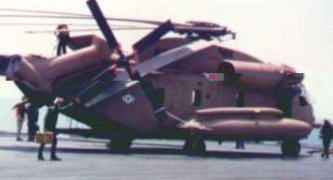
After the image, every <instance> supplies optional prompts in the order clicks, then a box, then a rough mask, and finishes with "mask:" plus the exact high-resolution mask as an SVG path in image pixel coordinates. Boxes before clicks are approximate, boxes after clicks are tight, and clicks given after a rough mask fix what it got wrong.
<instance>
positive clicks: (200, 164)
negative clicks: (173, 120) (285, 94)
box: [0, 133, 333, 180]
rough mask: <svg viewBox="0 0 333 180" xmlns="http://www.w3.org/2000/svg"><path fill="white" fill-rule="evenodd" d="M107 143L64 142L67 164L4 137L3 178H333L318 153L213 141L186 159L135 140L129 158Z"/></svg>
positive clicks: (174, 149) (172, 146)
mask: <svg viewBox="0 0 333 180" xmlns="http://www.w3.org/2000/svg"><path fill="white" fill-rule="evenodd" d="M106 142H107V141H104V140H96V139H82V138H69V137H62V138H59V148H58V155H59V156H60V157H61V158H62V161H57V162H53V161H50V160H49V152H48V149H47V151H46V152H45V154H44V155H45V158H46V160H45V161H44V162H41V161H37V148H38V146H37V144H35V143H33V142H25V141H23V142H16V141H15V136H14V134H11V133H0V172H1V173H0V179H6V180H7V179H34V180H35V179H80V180H84V179H94V180H95V179H173V180H175V179H191V180H192V179H247V180H248V179H250V180H251V179H253V180H254V179H255V180H257V179H302V180H305V179H311V180H312V179H327V180H331V179H333V170H332V168H333V160H331V159H322V158H321V157H320V154H319V153H314V154H312V155H311V154H309V153H308V152H309V151H312V150H313V149H312V148H302V152H301V155H300V157H298V158H285V157H283V156H282V155H280V150H279V149H280V148H279V146H277V145H274V144H270V145H267V144H246V149H245V150H236V149H235V148H234V143H222V145H221V146H219V145H218V144H217V143H214V142H208V143H207V149H208V152H207V153H206V154H205V155H203V156H190V155H186V154H185V153H184V152H183V151H182V150H181V145H182V142H181V141H154V140H149V141H147V140H145V141H141V140H140V141H134V144H133V148H132V149H131V150H130V151H129V152H128V153H126V154H122V153H117V152H112V151H110V150H108V149H107V148H106V146H105V143H106Z"/></svg>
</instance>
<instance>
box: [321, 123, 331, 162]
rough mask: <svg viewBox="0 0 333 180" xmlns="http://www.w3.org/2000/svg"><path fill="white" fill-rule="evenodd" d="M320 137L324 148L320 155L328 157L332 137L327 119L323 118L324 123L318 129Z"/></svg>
mask: <svg viewBox="0 0 333 180" xmlns="http://www.w3.org/2000/svg"><path fill="white" fill-rule="evenodd" d="M320 137H321V138H322V139H323V146H324V150H323V153H322V154H321V157H323V158H329V154H330V152H329V148H330V144H331V140H332V137H333V128H332V125H331V123H330V122H329V121H328V120H327V119H325V120H324V125H323V126H322V128H321V129H320Z"/></svg>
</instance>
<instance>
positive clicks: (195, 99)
mask: <svg viewBox="0 0 333 180" xmlns="http://www.w3.org/2000/svg"><path fill="white" fill-rule="evenodd" d="M201 103H202V93H201V91H200V90H197V89H195V90H193V91H192V105H193V106H200V105H201Z"/></svg>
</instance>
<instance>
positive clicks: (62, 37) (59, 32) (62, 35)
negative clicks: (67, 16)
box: [54, 24, 70, 56]
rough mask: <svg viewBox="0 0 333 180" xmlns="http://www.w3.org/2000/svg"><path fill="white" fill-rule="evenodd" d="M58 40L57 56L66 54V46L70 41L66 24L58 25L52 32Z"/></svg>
mask: <svg viewBox="0 0 333 180" xmlns="http://www.w3.org/2000/svg"><path fill="white" fill-rule="evenodd" d="M54 34H55V35H56V36H57V39H58V45H57V56H60V55H62V54H66V52H67V50H66V46H67V44H68V42H69V40H70V36H69V30H68V26H67V24H59V25H58V26H57V28H56V30H55V32H54Z"/></svg>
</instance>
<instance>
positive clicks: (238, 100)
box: [236, 92, 245, 149]
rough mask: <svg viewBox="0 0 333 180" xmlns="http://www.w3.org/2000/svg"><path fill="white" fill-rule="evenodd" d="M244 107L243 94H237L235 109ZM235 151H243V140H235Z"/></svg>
mask: <svg viewBox="0 0 333 180" xmlns="http://www.w3.org/2000/svg"><path fill="white" fill-rule="evenodd" d="M244 105H245V96H244V93H243V92H238V93H237V94H236V106H237V107H244ZM236 149H245V143H244V140H242V139H238V140H236Z"/></svg>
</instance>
